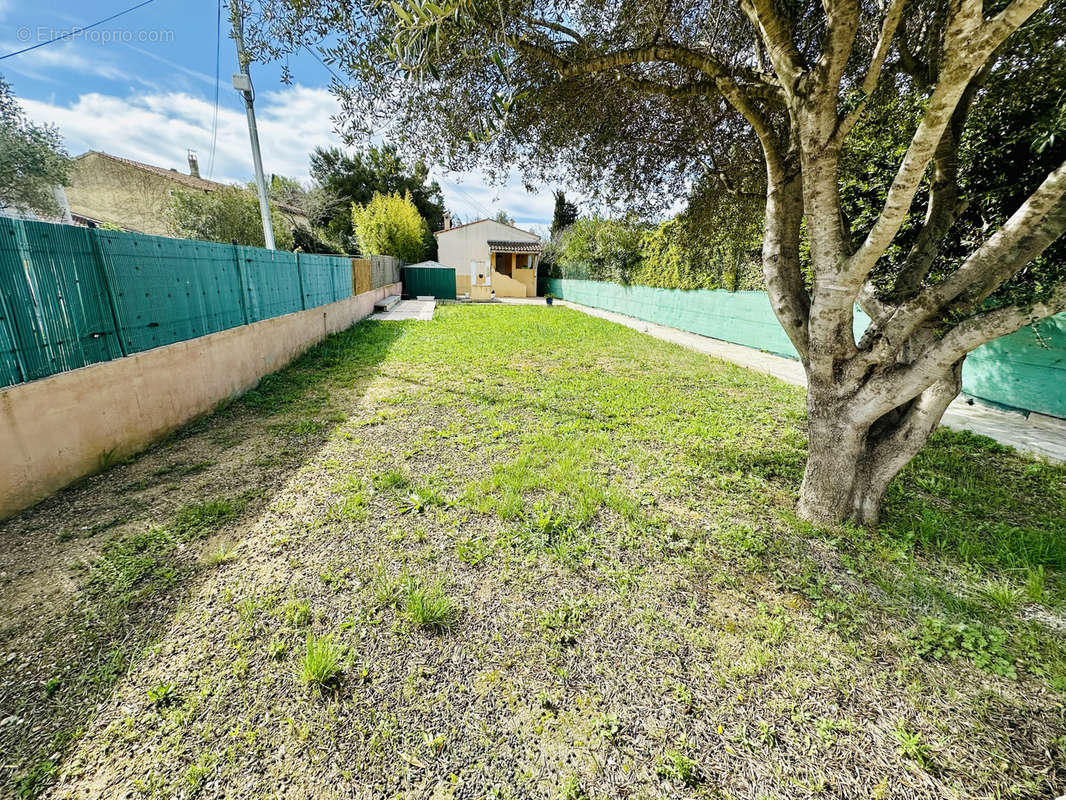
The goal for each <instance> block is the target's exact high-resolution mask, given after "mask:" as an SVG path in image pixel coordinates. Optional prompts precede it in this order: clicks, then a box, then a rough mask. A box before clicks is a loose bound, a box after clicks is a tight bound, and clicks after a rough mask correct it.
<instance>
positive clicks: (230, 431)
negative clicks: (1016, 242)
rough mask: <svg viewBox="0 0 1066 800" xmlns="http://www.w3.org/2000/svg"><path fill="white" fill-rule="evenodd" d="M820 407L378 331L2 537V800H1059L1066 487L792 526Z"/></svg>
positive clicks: (491, 311)
mask: <svg viewBox="0 0 1066 800" xmlns="http://www.w3.org/2000/svg"><path fill="white" fill-rule="evenodd" d="M804 448H805V433H804V403H803V395H802V393H801V391H799V390H797V389H795V388H792V387H789V386H786V385H784V384H782V383H780V382H778V381H776V380H774V379H772V378H768V377H765V376H762V375H758V374H756V373H753V372H748V371H745V370H744V369H742V368H739V367H735V366H732V365H729V364H724V363H721V362H717V361H714V360H712V359H709V358H707V357H706V356H702V355H699V354H696V353H693V352H690V351H687V350H684V349H682V348H680V347H677V346H674V345H671V344H667V343H664V342H661V341H658V340H655V339H652V338H650V337H647V336H644V335H642V334H640V333H637V332H636V331H633V330H629V329H627V328H623V327H620V326H617V325H614V324H612V323H609V322H605V321H602V320H598V319H593V318H590V317H587V316H584V315H582V314H580V313H578V312H575V311H572V310H569V309H565V308H552V309H549V308H545V307H531V306H524V307H523V306H517V307H516V306H474V307H470V306H457V305H451V306H444V307H442V308H440V309H438V311H437V315H436V318H435V319H434V321H432V322H404V323H370V322H368V323H363V324H360V325H359V326H357V327H355V328H354V329H352V330H351V331H348V332H346V333H343V334H340V335H337V336H334V337H332V338H330V339H329V340H327V341H326V342H325V343H324V344H322V345H321V346H319V347H318V348H316V349H315V350H313V351H312V352H310V353H309V354H307V355H306V356H305V357H304V358H302V359H301V360H300V361H299V362H297V363H296V364H295V365H294V366H292V367H291V368H289V369H287V370H285V371H283V372H281V373H279V374H277V375H274V376H271V377H269V378H267V379H266V380H264V381H263V383H262V385H261V386H260V387H259V388H258V389H257V390H256V391H253V392H251V393H250V394H248V395H246V396H245V397H244V398H243V399H241V400H240V401H238V402H237V403H234V404H233V405H230V406H229V407H226V408H223V409H220V410H219V411H218V412H217V413H216V414H215V415H213V416H212V417H210V418H209V419H206V420H204V421H202V422H200V423H198V424H196V425H194V426H192V427H190V428H188V429H186V430H185V431H183V432H182V433H181V434H179V435H178V436H175V437H173V438H171V439H170V440H168V441H166V442H163V443H161V444H160V445H158V446H156V447H154V448H153V449H151V450H150V451H149V452H147V453H145V454H142V455H141V456H140V457H138V458H137V459H135V460H132V461H130V462H128V463H124V464H118V465H112V466H110V467H109V468H108V469H107V470H106V471H104V472H102V473H101V474H99V475H97V476H95V477H93V478H91V479H88V480H86V481H84V482H82V483H81V484H80V485H78V486H75V487H72V488H71V489H69V490H67V491H65V492H62V493H60V494H58V495H56V496H55V497H53V498H51V499H50V500H48V501H46V502H45V503H42V504H41V505H39V506H37V507H35V508H34V509H31V510H29V511H28V512H26V513H24V514H23V515H21V516H19V517H17V518H15V519H12V520H9V521H7V522H6V523H3V524H0V536H2V537H3V541H4V543H5V547H4V550H3V552H2V553H0V572H2V579H0V580H2V584H0V642H2V647H0V658H2V666H0V720H2V721H0V755H2V758H0V761H2V764H3V765H4V768H5V769H6V771H7V772H6V774H5V776H4V778H3V779H4V781H5V783H4V785H3V789H0V793H3V794H6V795H13V796H16V797H22V798H26V797H35V796H38V795H45V796H49V797H78V798H82V797H84V798H97V797H179V798H191V797H203V798H221V797H226V798H274V797H284V798H303V797H307V798H364V797H365V798H371V797H373V798H377V797H382V798H385V797H388V798H393V797H395V798H416V797H417V798H451V797H455V798H487V797H492V798H531V797H532V798H559V799H560V800H577V799H578V798H590V799H591V798H620V797H630V798H657V797H664V798H680V797H708V798H730V797H738V798H803V797H832V798H840V797H849V798H873V797H885V798H913V797H922V798H945V797H947V798H952V797H988V798H1013V797H1024V798H1049V797H1053V796H1055V795H1057V794H1059V793H1062V792H1066V710H1064V708H1066V705H1064V700H1066V615H1064V608H1066V577H1064V576H1066V572H1064V568H1066V468H1063V467H1053V466H1048V465H1046V464H1042V463H1039V462H1036V461H1033V460H1030V459H1027V458H1023V457H1020V456H1018V455H1016V454H1014V453H1013V452H1011V451H1008V450H1006V449H1005V448H1002V447H1000V446H998V445H996V444H994V443H992V442H991V441H989V440H987V439H982V438H979V437H973V436H969V435H959V434H951V433H947V432H944V431H942V432H940V433H939V434H938V435H937V436H936V437H935V438H934V440H933V442H932V443H931V444H930V445H929V447H927V448H926V450H925V451H924V452H923V453H922V454H921V455H920V456H919V457H918V459H917V460H916V461H915V463H914V464H912V465H911V466H910V467H909V468H908V469H907V470H906V472H905V473H904V474H903V475H902V476H901V477H900V479H898V480H897V481H896V482H895V484H894V485H893V487H892V489H891V492H890V497H889V498H888V500H887V502H886V508H885V519H884V522H883V525H882V527H881V529H880V531H879V532H877V533H867V532H864V531H860V530H853V529H833V530H816V529H813V528H811V527H810V526H807V525H804V524H802V523H800V522H798V521H797V520H796V519H795V517H794V515H793V513H792V507H793V503H794V501H795V497H796V491H797V487H798V485H799V480H800V477H801V474H802V468H803V460H804Z"/></svg>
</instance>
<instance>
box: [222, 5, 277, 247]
mask: <svg viewBox="0 0 1066 800" xmlns="http://www.w3.org/2000/svg"><path fill="white" fill-rule="evenodd" d="M230 16H231V17H232V18H233V20H232V21H233V39H234V41H236V42H237V62H238V63H239V64H240V69H241V71H240V72H238V73H236V74H234V76H233V88H234V89H236V90H237V91H238V92H240V93H241V95H242V96H243V97H244V109H245V111H246V112H247V114H248V138H249V139H251V140H252V163H253V164H254V165H255V185H256V189H257V190H258V192H259V216H261V217H262V218H263V241H264V242H266V246H267V250H273V249H274V228H273V226H272V225H271V224H270V197H269V196H268V195H267V185H266V177H265V176H264V175H263V157H262V156H261V155H260V154H259V131H258V129H257V128H256V126H255V107H254V105H253V104H254V103H255V90H254V89H253V88H252V76H251V74H250V73H249V72H248V55H247V54H246V53H245V51H244V35H243V30H242V29H243V28H244V16H243V14H242V13H241V9H240V0H230Z"/></svg>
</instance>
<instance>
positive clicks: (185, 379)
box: [0, 284, 400, 519]
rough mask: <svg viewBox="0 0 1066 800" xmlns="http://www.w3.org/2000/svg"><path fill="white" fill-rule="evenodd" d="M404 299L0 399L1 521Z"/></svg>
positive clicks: (248, 332) (66, 378)
mask: <svg viewBox="0 0 1066 800" xmlns="http://www.w3.org/2000/svg"><path fill="white" fill-rule="evenodd" d="M399 291H400V286H399V284H391V285H389V286H385V287H383V288H381V289H375V290H373V291H370V292H367V293H365V294H361V295H357V296H356V297H351V298H348V299H345V300H341V301H339V302H336V303H331V304H329V305H324V306H319V307H317V308H313V309H309V310H307V311H299V312H297V313H295V314H286V315H284V316H280V317H273V318H271V319H267V320H263V321H262V322H255V323H252V324H251V325H242V326H240V327H237V328H230V329H228V330H224V331H221V332H219V333H213V334H210V335H208V336H201V337H199V338H197V339H190V340H188V341H184V342H177V343H175V344H170V345H166V346H165V347H157V348H155V349H154V350H147V351H145V352H143V353H137V354H135V355H131V356H127V357H125V358H119V359H115V360H114V361H106V362H103V363H100V364H93V365H91V366H88V367H82V368H81V369H76V370H71V371H69V372H63V373H60V374H58V375H53V376H52V377H50V378H43V379H41V380H38V381H32V382H30V383H24V384H19V385H16V386H11V387H8V388H6V389H3V390H0V519H2V518H4V517H7V516H10V515H11V514H13V513H15V512H17V511H19V510H20V509H23V508H25V507H27V506H29V505H31V504H33V503H35V502H37V501H38V500H41V499H43V498H45V497H47V496H48V495H50V494H52V493H53V492H55V491H57V490H58V489H61V488H63V487H64V486H66V485H67V484H69V483H71V482H72V481H74V480H77V479H78V478H80V477H82V476H84V475H88V474H91V473H93V472H95V471H97V470H98V469H99V468H100V466H101V461H102V459H104V458H107V459H115V458H122V457H124V456H127V455H130V454H132V453H136V452H138V451H139V450H142V449H144V448H145V447H147V446H148V445H150V444H151V443H152V442H154V441H156V440H157V439H159V438H160V437H162V436H165V435H166V434H168V433H170V432H171V431H174V430H176V429H177V428H180V427H181V426H182V425H184V424H185V423H187V422H189V421H190V420H192V419H194V418H196V417H198V416H201V415H203V414H206V413H208V412H210V411H212V410H213V409H214V408H215V407H216V406H217V405H218V404H219V403H220V402H222V401H223V400H227V399H229V398H232V397H235V396H236V395H239V394H241V393H243V392H245V391H247V390H248V389H251V388H252V387H253V386H255V385H256V383H258V382H259V380H260V379H261V378H262V377H263V376H264V375H267V374H269V373H271V372H275V371H276V370H279V369H281V368H282V367H284V366H285V365H286V364H288V363H289V362H290V361H292V360H293V359H294V358H296V357H297V356H298V355H300V354H301V353H303V352H304V351H305V350H307V349H308V348H309V347H310V346H311V345H313V344H315V343H317V342H319V341H321V340H322V339H324V338H325V337H326V336H327V335H329V334H331V333H337V332H338V331H342V330H345V329H347V328H349V327H351V326H352V325H353V324H354V323H355V322H357V321H358V320H360V319H363V318H364V317H366V316H368V315H369V314H370V313H371V312H372V311H373V309H374V303H375V302H377V301H378V300H380V299H381V298H383V297H386V296H388V295H390V294H398V293H399ZM105 454H107V455H105Z"/></svg>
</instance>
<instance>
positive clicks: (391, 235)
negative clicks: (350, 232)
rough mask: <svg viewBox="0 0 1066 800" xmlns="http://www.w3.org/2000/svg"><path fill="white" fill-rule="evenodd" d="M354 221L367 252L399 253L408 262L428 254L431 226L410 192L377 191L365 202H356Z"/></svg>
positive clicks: (369, 253)
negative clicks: (427, 223)
mask: <svg viewBox="0 0 1066 800" xmlns="http://www.w3.org/2000/svg"><path fill="white" fill-rule="evenodd" d="M352 222H353V227H354V229H355V236H356V239H357V240H358V241H359V249H360V251H361V252H362V253H363V254H364V255H368V256H369V255H375V256H376V255H386V256H396V257H397V258H399V259H402V260H403V261H406V262H408V263H414V262H417V261H421V260H422V259H423V257H424V255H425V241H426V234H427V232H428V228H427V227H426V221H425V219H424V218H423V217H422V215H421V214H419V213H418V207H417V206H416V205H415V203H414V201H413V200H412V199H411V195H410V194H409V193H405V194H403V195H402V196H401V195H400V194H398V193H396V192H393V193H392V194H375V195H374V196H373V197H372V198H370V202H369V203H367V204H366V205H363V206H358V205H357V206H354V207H353V209H352Z"/></svg>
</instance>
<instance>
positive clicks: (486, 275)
mask: <svg viewBox="0 0 1066 800" xmlns="http://www.w3.org/2000/svg"><path fill="white" fill-rule="evenodd" d="M433 235H434V236H436V237H437V261H439V262H440V263H442V264H444V265H445V266H448V267H452V268H454V269H455V293H456V294H457V295H458V296H460V297H461V296H463V295H470V299H471V300H488V299H490V298H492V297H493V296H496V297H535V296H536V294H537V262H538V260H539V258H540V237H539V236H537V234H535V233H530V232H529V231H524V230H522V229H521V228H516V227H515V226H514V225H505V224H504V223H502V222H497V221H496V220H492V219H479V220H477V221H476V222H468V223H466V224H465V225H456V226H455V227H452V226H451V218H450V217H449V216H448V215H445V217H444V229H443V230H439V231H437V232H436V233H434V234H433Z"/></svg>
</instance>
